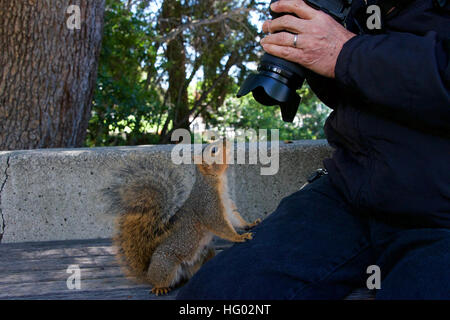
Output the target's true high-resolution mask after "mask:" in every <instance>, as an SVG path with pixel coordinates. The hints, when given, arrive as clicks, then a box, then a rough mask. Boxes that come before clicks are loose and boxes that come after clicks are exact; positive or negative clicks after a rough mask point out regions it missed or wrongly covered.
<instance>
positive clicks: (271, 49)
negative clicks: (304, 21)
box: [262, 44, 302, 62]
mask: <svg viewBox="0 0 450 320" xmlns="http://www.w3.org/2000/svg"><path fill="white" fill-rule="evenodd" d="M262 46H263V49H264V51H265V52H267V53H269V54H271V55H274V56H276V57H279V58H282V59H285V60H289V61H293V62H295V61H297V60H298V58H299V55H300V54H301V52H302V51H301V49H297V48H293V47H286V46H279V45H276V44H263V45H262Z"/></svg>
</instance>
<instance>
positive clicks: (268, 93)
mask: <svg viewBox="0 0 450 320" xmlns="http://www.w3.org/2000/svg"><path fill="white" fill-rule="evenodd" d="M276 1H277V0H276ZM276 1H271V4H272V3H274V2H276ZM271 14H272V17H273V18H277V17H279V16H281V15H283V14H277V13H274V12H272V11H271ZM304 72H305V71H304V69H303V67H302V66H300V65H299V64H296V63H293V62H290V61H287V60H284V59H280V58H278V57H275V56H273V55H271V54H268V53H265V54H264V55H263V57H262V59H261V62H260V64H259V66H258V73H257V74H252V75H250V76H249V77H248V78H247V79H246V80H245V81H244V83H243V84H242V86H241V88H240V90H239V92H238V94H237V97H238V98H240V97H242V96H245V95H247V94H248V93H250V92H252V93H253V97H254V98H255V100H256V101H258V102H259V103H261V104H262V105H265V106H275V105H279V106H280V108H281V115H282V117H283V120H284V121H286V122H292V121H294V118H295V115H296V114H297V110H298V107H299V105H300V101H301V99H300V96H299V95H298V94H297V92H296V91H297V89H300V88H301V87H302V85H303V83H304V81H305V74H304Z"/></svg>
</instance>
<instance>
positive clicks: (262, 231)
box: [177, 176, 450, 300]
mask: <svg viewBox="0 0 450 320" xmlns="http://www.w3.org/2000/svg"><path fill="white" fill-rule="evenodd" d="M405 219H407V218H405ZM405 225H406V224H405ZM405 225H401V224H399V223H398V222H392V223H391V221H381V220H380V219H378V218H374V217H373V216H368V215H364V214H361V213H357V212H354V210H352V209H351V208H350V207H349V206H348V204H347V203H346V202H345V201H344V200H343V197H342V196H341V195H340V194H339V193H338V192H337V191H336V189H335V188H334V187H333V186H332V185H331V183H330V181H329V178H328V177H327V176H324V177H322V178H320V179H318V180H316V181H315V182H314V183H312V184H310V185H308V186H307V187H305V188H304V189H302V190H301V191H298V192H296V193H294V194H292V195H290V196H289V197H287V198H285V199H283V200H282V201H281V203H280V205H279V206H278V208H277V210H276V211H275V212H274V213H272V214H271V215H270V216H269V217H268V218H267V219H265V220H264V221H263V223H261V224H260V225H259V226H257V227H256V228H255V229H254V230H253V231H254V233H255V234H254V239H253V240H251V241H248V242H246V243H240V244H236V245H234V246H233V247H231V248H230V249H227V250H225V251H224V252H222V253H220V254H219V255H218V256H217V257H215V258H214V259H212V260H210V261H209V262H207V263H206V264H205V265H204V266H203V267H202V269H200V271H199V272H198V273H197V274H196V275H195V276H194V277H193V278H192V279H191V280H190V281H189V282H188V283H187V284H186V285H185V286H184V287H183V288H181V291H180V293H179V294H178V297H177V298H178V299H187V300H189V299H343V298H345V297H346V296H347V295H348V294H350V293H351V292H352V290H354V289H355V288H360V287H366V282H367V279H368V278H369V277H370V276H371V275H373V274H374V273H373V271H370V272H369V273H368V272H367V268H368V267H369V266H371V265H376V266H378V267H379V268H380V271H381V289H379V290H377V289H375V293H376V298H377V299H423V298H425V299H450V274H449V272H450V230H449V229H444V228H420V227H417V226H415V227H411V226H405Z"/></svg>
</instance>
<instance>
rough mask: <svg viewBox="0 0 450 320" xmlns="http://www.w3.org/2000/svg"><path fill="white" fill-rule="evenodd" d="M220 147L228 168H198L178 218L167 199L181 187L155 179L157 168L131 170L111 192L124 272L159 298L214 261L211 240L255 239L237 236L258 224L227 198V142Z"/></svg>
mask: <svg viewBox="0 0 450 320" xmlns="http://www.w3.org/2000/svg"><path fill="white" fill-rule="evenodd" d="M219 146H221V148H219V150H218V152H219V154H218V156H222V157H223V158H222V159H223V160H224V164H217V163H212V164H207V163H205V162H203V163H202V164H199V165H197V166H196V172H197V176H196V181H195V183H194V186H193V188H192V190H191V193H190V194H189V197H188V198H187V200H186V201H185V202H184V203H183V205H182V207H181V208H179V209H178V210H176V212H175V213H174V212H168V207H169V204H170V203H173V201H172V200H173V199H171V198H173V197H174V195H173V194H169V193H170V192H176V190H178V189H179V188H178V187H179V186H177V184H180V183H179V181H177V180H176V179H175V180H173V181H164V180H161V177H155V176H154V175H155V171H157V170H154V168H153V169H152V168H145V166H144V167H142V166H141V167H140V170H136V169H135V168H133V167H131V168H128V169H126V170H124V171H123V173H124V177H122V178H123V179H122V181H124V182H125V183H123V184H120V183H118V184H115V185H113V186H112V187H111V188H110V189H109V195H110V196H111V199H112V200H113V201H112V205H113V206H114V205H116V209H115V210H118V211H119V213H120V216H119V218H118V223H117V230H118V233H117V236H116V237H115V238H114V243H115V245H116V246H117V247H118V248H119V251H118V257H119V260H120V261H121V263H122V265H125V266H126V268H125V269H126V273H127V275H129V276H133V277H136V278H137V279H138V280H140V281H144V282H147V283H150V284H151V285H152V286H153V287H154V289H153V290H152V291H153V292H154V293H156V294H161V293H167V292H168V290H169V289H170V288H173V287H175V286H176V285H178V284H179V283H181V282H182V281H185V280H187V279H189V278H190V277H191V276H192V275H193V274H194V273H195V272H197V270H198V269H199V268H200V267H201V265H203V263H204V262H205V261H207V260H208V259H210V258H211V257H212V256H213V250H212V249H211V248H209V243H210V242H211V240H212V237H213V235H216V236H219V237H221V238H224V239H226V240H230V241H234V242H243V241H246V240H248V239H251V238H252V234H251V233H244V234H238V233H237V232H236V231H235V229H234V227H242V228H251V227H253V226H254V225H256V224H257V223H258V222H259V221H255V222H254V223H247V222H246V221H245V220H244V219H243V218H242V217H241V216H240V214H239V212H238V211H237V210H236V206H235V204H234V203H233V202H232V201H231V199H230V198H229V196H228V190H227V184H226V169H227V167H228V165H227V164H226V161H225V160H226V157H227V155H228V152H224V150H227V148H226V143H225V142H224V143H223V145H219ZM220 152H222V153H220ZM159 171H161V170H159ZM169 177H171V176H170V175H169ZM163 179H164V178H163ZM169 180H170V179H169ZM166 183H167V184H175V188H174V190H175V191H173V190H169V189H168V186H165V187H163V185H165V184H166ZM181 188H182V186H181ZM172 207H173V206H172ZM171 210H173V209H172V208H171V209H170V210H169V211H171ZM170 217H173V219H172V220H169V218H170Z"/></svg>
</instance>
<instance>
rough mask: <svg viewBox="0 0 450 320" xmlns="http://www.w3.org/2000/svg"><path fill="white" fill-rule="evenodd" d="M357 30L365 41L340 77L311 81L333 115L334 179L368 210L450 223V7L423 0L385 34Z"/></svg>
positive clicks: (345, 57) (346, 51) (390, 21)
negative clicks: (441, 6) (440, 6)
mask: <svg viewBox="0 0 450 320" xmlns="http://www.w3.org/2000/svg"><path fill="white" fill-rule="evenodd" d="M362 2H363V0H356V1H354V3H353V6H354V7H355V6H361V5H362ZM447 2H450V1H447ZM349 21H352V20H351V18H350V20H349ZM347 27H348V28H349V29H350V30H351V31H353V32H355V33H357V34H358V36H356V37H354V38H352V39H351V40H349V41H348V42H347V43H346V44H345V45H344V47H343V49H342V51H341V53H340V55H339V58H338V61H337V65H336V69H335V71H336V79H333V80H332V79H326V78H323V77H320V76H318V75H310V76H309V77H308V82H309V84H310V86H311V88H312V89H313V90H314V91H315V92H316V94H317V95H318V96H319V98H320V99H321V100H322V101H323V102H324V103H325V104H327V105H328V106H329V107H330V108H332V109H333V112H332V113H331V115H330V117H329V118H328V120H327V122H326V125H325V133H326V135H327V139H328V141H329V143H330V145H331V146H333V147H334V148H335V152H334V154H333V157H332V159H327V160H325V162H324V165H325V167H326V168H327V170H328V171H329V174H330V179H331V181H332V182H333V184H334V185H335V186H336V187H337V188H338V189H339V190H340V191H341V192H342V193H343V194H344V195H345V197H346V198H347V200H348V201H349V202H350V203H351V204H353V205H354V207H355V208H357V209H358V210H359V211H364V212H367V213H368V214H372V215H375V214H376V215H381V216H384V217H388V219H391V218H392V219H400V220H402V221H405V222H413V223H415V224H416V223H417V224H419V225H420V226H443V227H450V94H449V87H450V84H449V82H450V66H449V55H450V52H449V49H448V48H449V47H450V43H449V40H450V8H449V4H448V3H447V4H446V5H445V7H444V8H437V7H435V6H434V4H433V0H416V1H414V2H412V3H410V4H409V5H408V6H407V7H406V8H404V9H403V10H401V11H400V12H398V13H394V14H392V15H391V16H389V15H388V16H387V17H385V19H384V28H385V30H384V32H383V33H381V34H366V33H361V31H360V29H359V28H356V25H355V24H353V23H349V24H348V25H347Z"/></svg>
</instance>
